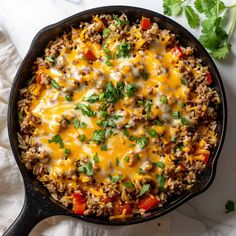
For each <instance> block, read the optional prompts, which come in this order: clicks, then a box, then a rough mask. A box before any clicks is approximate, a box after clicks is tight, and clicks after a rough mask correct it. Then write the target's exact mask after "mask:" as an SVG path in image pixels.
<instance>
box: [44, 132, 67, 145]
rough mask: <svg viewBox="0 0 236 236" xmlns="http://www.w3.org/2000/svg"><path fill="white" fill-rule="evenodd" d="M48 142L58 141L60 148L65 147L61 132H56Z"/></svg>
mask: <svg viewBox="0 0 236 236" xmlns="http://www.w3.org/2000/svg"><path fill="white" fill-rule="evenodd" d="M48 143H58V144H59V147H60V148H64V143H63V140H62V138H61V136H60V135H59V134H56V135H54V136H53V137H52V138H51V139H49V140H48Z"/></svg>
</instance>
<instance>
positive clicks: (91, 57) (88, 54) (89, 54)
mask: <svg viewBox="0 0 236 236" xmlns="http://www.w3.org/2000/svg"><path fill="white" fill-rule="evenodd" d="M83 54H84V57H85V58H86V59H87V60H88V61H96V60H97V58H96V56H95V55H94V54H93V53H92V52H91V51H90V50H89V49H88V50H87V51H86V52H84V53H83Z"/></svg>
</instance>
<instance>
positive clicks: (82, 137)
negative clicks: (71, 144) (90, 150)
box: [79, 134, 86, 142]
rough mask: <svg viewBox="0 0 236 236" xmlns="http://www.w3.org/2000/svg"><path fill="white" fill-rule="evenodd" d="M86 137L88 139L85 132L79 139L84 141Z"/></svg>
mask: <svg viewBox="0 0 236 236" xmlns="http://www.w3.org/2000/svg"><path fill="white" fill-rule="evenodd" d="M85 139H86V135H85V134H81V135H80V139H79V141H80V142H83V141H84V140H85Z"/></svg>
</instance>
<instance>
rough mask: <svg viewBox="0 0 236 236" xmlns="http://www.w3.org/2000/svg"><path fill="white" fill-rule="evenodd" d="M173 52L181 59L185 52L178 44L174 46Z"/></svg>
mask: <svg viewBox="0 0 236 236" xmlns="http://www.w3.org/2000/svg"><path fill="white" fill-rule="evenodd" d="M173 53H174V55H175V56H177V57H178V58H179V59H181V58H183V56H184V53H183V51H182V49H181V47H180V46H178V45H176V46H175V47H174V48H173Z"/></svg>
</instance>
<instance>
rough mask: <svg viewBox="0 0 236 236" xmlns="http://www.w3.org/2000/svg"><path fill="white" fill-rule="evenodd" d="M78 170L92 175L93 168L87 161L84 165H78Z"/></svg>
mask: <svg viewBox="0 0 236 236" xmlns="http://www.w3.org/2000/svg"><path fill="white" fill-rule="evenodd" d="M79 172H83V173H85V174H86V175H87V176H93V175H94V170H93V166H92V163H91V162H90V161H89V162H87V163H86V164H85V165H83V166H80V167H79Z"/></svg>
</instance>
